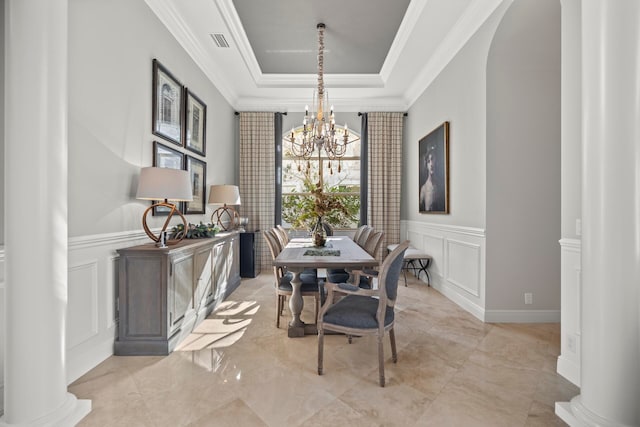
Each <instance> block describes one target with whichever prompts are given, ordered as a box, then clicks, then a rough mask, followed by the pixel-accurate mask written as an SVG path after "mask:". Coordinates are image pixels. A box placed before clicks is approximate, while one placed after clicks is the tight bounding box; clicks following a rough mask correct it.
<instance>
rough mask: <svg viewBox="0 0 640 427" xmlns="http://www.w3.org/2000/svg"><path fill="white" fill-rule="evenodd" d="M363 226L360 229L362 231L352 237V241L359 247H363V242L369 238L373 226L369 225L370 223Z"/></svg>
mask: <svg viewBox="0 0 640 427" xmlns="http://www.w3.org/2000/svg"><path fill="white" fill-rule="evenodd" d="M363 227H364V228H363V229H362V232H361V233H360V234H359V235H358V238H357V239H353V241H354V242H356V243H357V244H358V245H360V246H361V247H364V244H365V243H367V239H368V238H369V235H370V234H371V233H373V227H371V226H370V225H365V226H363ZM354 237H355V236H354Z"/></svg>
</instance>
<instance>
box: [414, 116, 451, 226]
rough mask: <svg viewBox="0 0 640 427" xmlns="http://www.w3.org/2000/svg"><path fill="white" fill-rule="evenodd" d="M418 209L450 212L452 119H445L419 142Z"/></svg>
mask: <svg viewBox="0 0 640 427" xmlns="http://www.w3.org/2000/svg"><path fill="white" fill-rule="evenodd" d="M418 149H419V156H418V159H419V162H420V164H419V168H418V170H419V175H420V176H419V177H418V179H419V183H418V189H419V197H418V209H419V211H420V213H425V214H431V213H435V214H448V213H449V122H444V123H442V124H441V125H440V126H438V127H437V128H435V129H434V130H432V131H431V132H430V133H428V134H427V135H426V136H424V137H423V138H422V139H420V141H419V143H418Z"/></svg>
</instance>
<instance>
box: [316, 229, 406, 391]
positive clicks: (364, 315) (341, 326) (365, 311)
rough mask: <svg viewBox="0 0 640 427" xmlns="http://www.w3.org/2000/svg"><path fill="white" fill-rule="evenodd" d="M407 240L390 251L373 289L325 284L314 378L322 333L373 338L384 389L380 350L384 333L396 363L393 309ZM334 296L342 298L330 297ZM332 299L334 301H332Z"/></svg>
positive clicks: (321, 352)
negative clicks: (372, 336) (376, 344)
mask: <svg viewBox="0 0 640 427" xmlns="http://www.w3.org/2000/svg"><path fill="white" fill-rule="evenodd" d="M407 247H409V241H408V240H407V241H404V242H403V243H401V244H400V245H398V247H396V249H394V250H393V251H392V252H391V253H390V254H389V255H388V256H387V257H386V258H385V260H384V262H383V263H382V267H381V268H380V272H379V274H378V288H377V289H362V288H360V287H358V286H355V285H351V284H348V283H331V282H328V283H325V287H326V290H327V292H328V293H327V298H326V300H325V303H324V304H323V305H322V308H321V309H320V315H319V316H318V324H317V326H318V375H322V373H323V356H324V333H325V331H335V332H340V333H343V334H347V335H348V336H363V335H377V338H378V371H379V379H380V386H381V387H384V385H385V378H384V347H383V339H384V334H385V332H388V333H389V339H390V341H391V356H392V360H393V363H396V362H397V361H398V354H397V351H396V338H395V332H394V330H393V327H394V325H395V312H394V307H395V303H396V299H397V296H398V280H399V278H400V271H401V270H402V260H403V257H404V252H405V251H406V249H407ZM334 293H337V294H339V295H344V297H343V298H340V299H336V298H334ZM334 299H335V300H336V301H334Z"/></svg>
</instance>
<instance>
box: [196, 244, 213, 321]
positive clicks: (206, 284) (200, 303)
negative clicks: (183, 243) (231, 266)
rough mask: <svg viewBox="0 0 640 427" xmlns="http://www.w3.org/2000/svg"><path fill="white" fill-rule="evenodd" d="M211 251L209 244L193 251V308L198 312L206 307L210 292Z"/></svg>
mask: <svg viewBox="0 0 640 427" xmlns="http://www.w3.org/2000/svg"><path fill="white" fill-rule="evenodd" d="M213 253H214V252H213V251H212V250H211V246H207V247H205V248H202V249H199V250H198V251H197V252H196V253H195V279H196V280H195V281H194V289H193V296H194V297H193V303H194V304H193V308H194V309H195V310H196V311H198V312H200V311H201V310H203V309H206V305H207V302H208V297H209V295H210V294H211V284H212V283H211V282H212V277H211V273H212V271H213V263H214V259H213Z"/></svg>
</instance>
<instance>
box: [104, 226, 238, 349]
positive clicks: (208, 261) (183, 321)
mask: <svg viewBox="0 0 640 427" xmlns="http://www.w3.org/2000/svg"><path fill="white" fill-rule="evenodd" d="M118 253H119V254H120V259H119V275H118V276H119V277H118V278H119V283H118V291H119V293H118V304H117V306H118V310H119V324H118V338H117V339H116V341H115V349H114V352H115V354H116V355H166V354H169V353H170V352H171V351H172V350H173V349H174V347H175V346H176V344H177V343H179V342H180V341H181V340H182V339H183V338H185V337H186V336H187V335H188V334H189V333H191V331H192V330H193V329H194V328H195V327H196V326H197V325H198V324H199V323H200V322H201V321H202V320H204V318H206V317H207V315H209V313H211V312H212V311H213V309H214V308H215V306H216V305H217V304H219V303H220V302H221V301H223V300H224V299H225V298H226V297H227V296H228V295H229V294H231V292H233V291H234V290H235V289H236V288H237V287H238V285H239V284H240V266H239V239H238V234H237V233H235V232H234V233H225V234H224V235H219V236H216V237H214V238H210V239H197V240H187V239H185V240H183V241H182V242H180V243H178V244H176V245H173V246H169V247H168V248H158V247H156V246H155V244H153V243H149V244H146V245H140V246H133V247H130V248H124V249H119V250H118Z"/></svg>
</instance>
